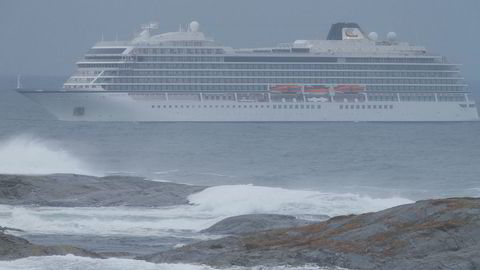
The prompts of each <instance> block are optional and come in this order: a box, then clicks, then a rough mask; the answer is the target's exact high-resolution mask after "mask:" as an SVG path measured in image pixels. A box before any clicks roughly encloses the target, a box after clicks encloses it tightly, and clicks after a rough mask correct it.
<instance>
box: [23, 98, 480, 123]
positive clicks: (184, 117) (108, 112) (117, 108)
mask: <svg viewBox="0 0 480 270" xmlns="http://www.w3.org/2000/svg"><path fill="white" fill-rule="evenodd" d="M19 92H20V93H22V94H23V95H25V96H27V97H28V98H30V99H32V100H34V101H36V102H38V103H39V104H41V105H42V106H43V107H44V108H46V109H47V110H48V111H49V112H50V113H52V114H53V115H54V116H55V117H56V118H57V119H59V120H64V121H138V122H183V121H189V122H289V121H297V122H303V121H354V122H360V121H384V122H390V121H407V122H410V121H476V120H478V112H477V108H476V105H475V103H474V102H473V101H469V102H388V101H375V102H373V101H372V102H368V101H367V102H236V101H188V100H185V101H181V100H161V99H158V100H156V99H155V98H138V97H134V96H131V95H129V94H128V93H127V92H67V91H65V92H62V91H21V90H20V91H19Z"/></svg>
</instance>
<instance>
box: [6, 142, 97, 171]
mask: <svg viewBox="0 0 480 270" xmlns="http://www.w3.org/2000/svg"><path fill="white" fill-rule="evenodd" d="M0 173H3V174H51V173H76V174H88V175H98V173H96V172H94V171H93V170H92V169H91V168H89V167H88V166H87V165H86V164H85V163H84V162H82V161H81V160H79V159H78V158H75V157H74V156H72V155H71V154H70V153H68V152H67V151H66V150H65V149H62V148H61V147H59V146H56V145H55V144H54V143H52V142H47V141H44V140H40V139H37V138H34V137H32V136H27V135H20V136H16V137H14V138H11V139H9V140H6V141H3V142H0Z"/></svg>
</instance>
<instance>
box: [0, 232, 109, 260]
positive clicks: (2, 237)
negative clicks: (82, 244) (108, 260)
mask: <svg viewBox="0 0 480 270" xmlns="http://www.w3.org/2000/svg"><path fill="white" fill-rule="evenodd" d="M66 254H73V255H76V256H84V257H91V258H102V257H101V256H100V255H98V254H96V253H93V252H90V251H87V250H84V249H81V248H76V247H72V246H66V245H65V246H42V245H35V244H32V243H30V242H29V241H27V240H25V239H23V238H20V237H17V236H13V235H10V234H5V233H1V232H0V260H14V259H19V258H24V257H29V256H50V255H66Z"/></svg>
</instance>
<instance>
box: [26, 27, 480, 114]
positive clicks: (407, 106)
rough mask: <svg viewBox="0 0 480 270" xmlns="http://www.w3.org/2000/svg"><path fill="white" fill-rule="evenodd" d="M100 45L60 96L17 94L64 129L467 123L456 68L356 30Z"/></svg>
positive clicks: (158, 37) (149, 30) (193, 33)
mask: <svg viewBox="0 0 480 270" xmlns="http://www.w3.org/2000/svg"><path fill="white" fill-rule="evenodd" d="M156 28H157V25H156V24H149V25H145V26H144V27H143V31H142V32H141V33H140V34H138V35H137V36H136V37H135V38H134V39H133V40H130V41H125V42H119V41H114V42H104V41H102V42H99V43H98V44H96V45H95V46H93V47H92V49H90V50H89V51H88V52H87V53H86V54H85V56H84V57H83V59H81V60H80V61H79V62H77V67H78V70H77V71H76V72H75V74H73V75H72V76H71V77H70V78H69V79H68V80H67V82H65V84H64V86H63V89H60V90H52V91H49V90H40V89H33V90H32V89H17V91H19V92H20V93H22V94H23V95H25V96H27V97H29V98H31V99H32V100H34V101H36V102H38V103H40V104H41V105H42V106H43V107H45V108H46V109H47V110H48V111H49V112H51V113H52V114H53V115H55V116H56V117H57V118H58V119H59V120H66V121H162V122H163V121H166V122H168V121H202V122H208V121H226V122H230V121H248V122H255V121H260V122H269V121H275V122H276V121H474V120H478V112H477V107H476V104H475V102H473V101H472V100H470V99H469V96H468V95H469V92H468V90H467V85H466V84H465V82H464V78H463V77H462V76H461V74H460V70H459V66H460V65H458V64H452V63H449V62H448V61H447V60H446V58H445V57H443V56H439V55H434V54H430V53H427V50H426V49H425V48H424V47H421V46H415V45H410V44H408V43H405V42H399V41H397V37H396V34H395V33H389V34H388V35H387V40H385V41H378V40H377V39H378V34H376V33H370V34H368V35H366V34H365V33H364V32H363V30H362V29H361V28H360V26H358V25H357V24H355V23H337V24H334V25H333V26H332V27H331V30H330V33H329V34H328V38H327V40H297V41H295V42H293V43H288V44H280V45H278V46H275V47H270V48H255V49H233V48H231V47H226V46H223V45H221V44H219V43H217V42H215V41H213V40H212V39H209V38H207V37H205V35H204V34H203V33H202V32H199V24H198V23H197V22H192V23H191V24H190V25H189V26H187V27H186V30H183V29H180V30H179V31H178V32H170V33H163V34H155V33H154V32H155V30H156Z"/></svg>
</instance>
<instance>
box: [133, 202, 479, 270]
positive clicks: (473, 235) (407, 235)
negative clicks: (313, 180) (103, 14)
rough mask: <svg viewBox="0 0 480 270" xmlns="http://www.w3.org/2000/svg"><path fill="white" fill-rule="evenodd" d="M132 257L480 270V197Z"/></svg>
mask: <svg viewBox="0 0 480 270" xmlns="http://www.w3.org/2000/svg"><path fill="white" fill-rule="evenodd" d="M138 258H139V259H144V260H147V261H150V262H156V263H160V262H170V263H172V262H186V263H202V264H208V265H213V266H232V265H241V266H254V265H273V266H274V265H285V264H289V265H305V264H316V265H319V266H340V267H346V268H353V269H388V270H392V269H393V270H396V269H398V270H400V269H402V270H405V269H412V270H413V269H424V270H425V269H426V270H429V269H480V198H451V199H438V200H426V201H419V202H416V203H413V204H407V205H402V206H397V207H394V208H390V209H387V210H384V211H380V212H375V213H367V214H362V215H350V216H339V217H334V218H331V219H329V220H328V221H325V222H320V223H317V224H312V225H307V226H301V227H295V228H288V229H276V230H269V231H265V232H260V233H250V234H246V235H239V236H238V235H237V236H229V237H225V238H221V239H217V240H210V241H203V242H199V243H195V244H191V245H187V246H184V247H180V248H177V249H173V250H169V251H164V252H159V253H156V254H152V255H147V256H142V257H138Z"/></svg>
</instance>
